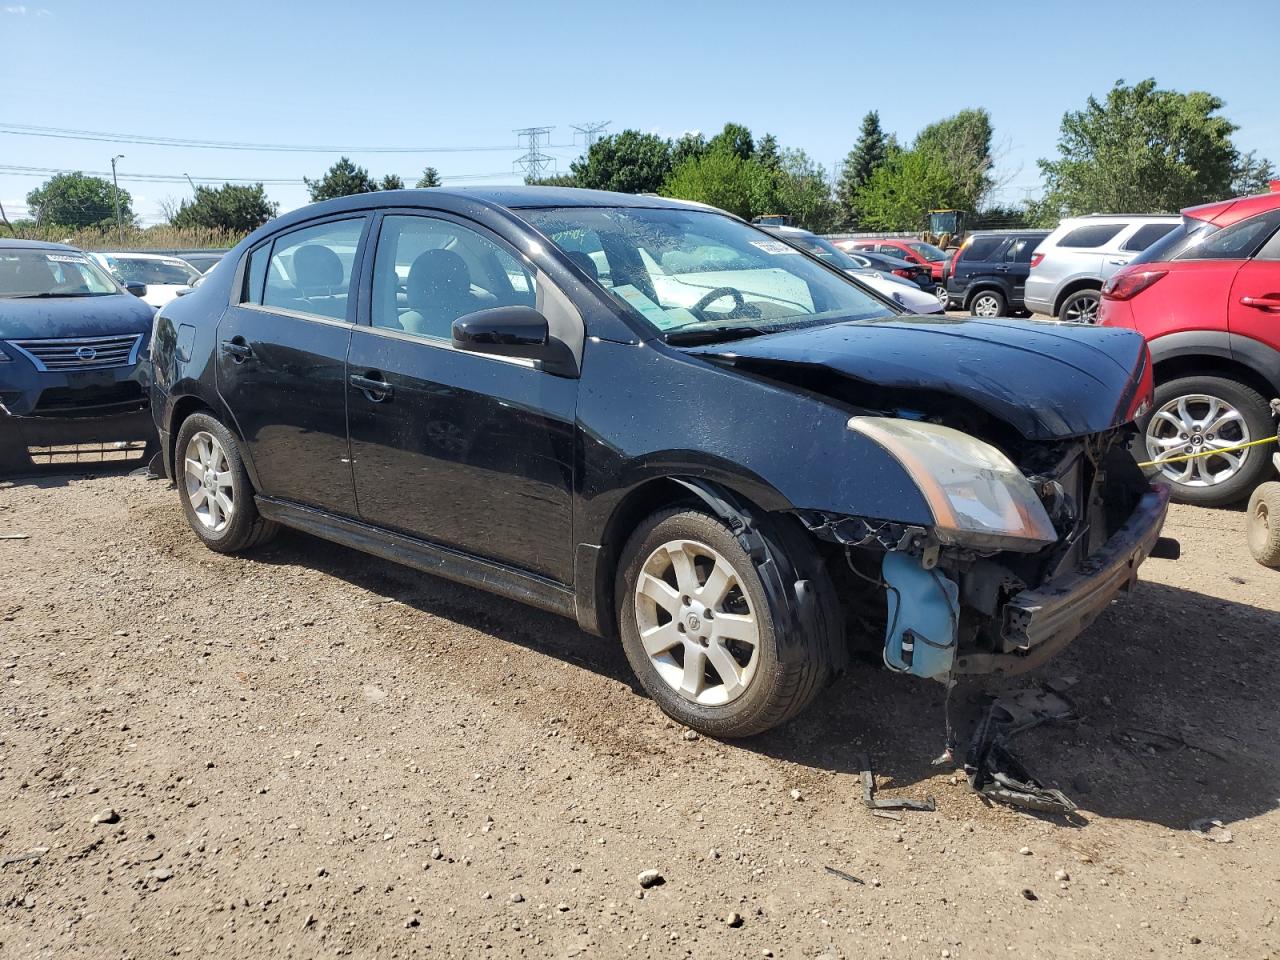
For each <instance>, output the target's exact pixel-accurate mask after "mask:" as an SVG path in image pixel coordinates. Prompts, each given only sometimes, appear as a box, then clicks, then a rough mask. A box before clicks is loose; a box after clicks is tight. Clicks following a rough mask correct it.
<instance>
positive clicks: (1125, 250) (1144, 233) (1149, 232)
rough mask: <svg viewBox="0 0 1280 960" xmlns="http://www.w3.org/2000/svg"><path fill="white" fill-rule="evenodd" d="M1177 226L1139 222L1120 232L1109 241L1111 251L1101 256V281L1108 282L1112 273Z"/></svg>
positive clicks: (1175, 224)
mask: <svg viewBox="0 0 1280 960" xmlns="http://www.w3.org/2000/svg"><path fill="white" fill-rule="evenodd" d="M1177 225H1178V224H1177V223H1176V222H1175V223H1146V222H1142V221H1140V222H1138V223H1136V224H1134V225H1133V226H1132V227H1131V228H1130V229H1128V230H1125V231H1123V232H1121V233H1120V234H1119V235H1118V236H1117V237H1115V238H1114V239H1113V240H1112V241H1111V244H1110V246H1111V247H1112V248H1113V249H1109V250H1106V251H1105V252H1104V254H1103V258H1102V272H1101V274H1100V276H1101V277H1102V279H1103V281H1104V282H1105V281H1107V280H1109V279H1110V278H1111V275H1112V274H1113V273H1115V272H1116V271H1117V270H1119V269H1120V268H1121V267H1123V266H1126V265H1127V264H1128V263H1129V261H1130V260H1132V259H1133V258H1134V257H1136V256H1137V255H1138V254H1140V253H1141V252H1142V251H1143V250H1145V249H1147V247H1149V246H1151V245H1152V244H1153V243H1155V242H1156V241H1157V240H1159V239H1160V238H1161V237H1163V236H1164V235H1165V234H1166V233H1168V232H1169V231H1170V230H1172V229H1173V228H1174V227H1176V226H1177Z"/></svg>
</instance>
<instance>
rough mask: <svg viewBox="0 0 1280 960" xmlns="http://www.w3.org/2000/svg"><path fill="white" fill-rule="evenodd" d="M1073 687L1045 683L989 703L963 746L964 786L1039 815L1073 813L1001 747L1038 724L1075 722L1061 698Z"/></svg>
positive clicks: (1065, 682)
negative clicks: (966, 746) (965, 745)
mask: <svg viewBox="0 0 1280 960" xmlns="http://www.w3.org/2000/svg"><path fill="white" fill-rule="evenodd" d="M1074 682H1075V681H1074V680H1070V679H1066V680H1047V681H1045V682H1044V683H1043V684H1042V685H1041V687H1040V688H1039V689H1027V690H1018V691H1015V692H1013V693H1010V694H1006V695H1005V696H1002V697H999V698H997V699H996V700H994V701H993V702H992V704H991V706H990V707H989V708H988V710H987V713H986V714H985V715H984V716H983V718H982V721H981V722H980V723H979V724H978V726H977V728H976V729H975V730H974V732H973V739H972V740H970V741H969V752H968V755H967V756H966V757H965V763H964V771H965V774H966V775H967V776H968V777H969V786H970V787H972V788H973V789H974V790H975V791H977V792H978V793H980V794H982V795H983V796H984V797H987V798H988V799H990V800H995V801H997V802H998V803H1006V804H1009V805H1011V806H1015V807H1023V808H1025V809H1028V810H1038V811H1040V812H1041V813H1058V814H1068V813H1074V812H1075V810H1076V805H1075V804H1074V803H1072V802H1071V800H1070V798H1069V797H1067V795H1066V794H1064V793H1063V792H1062V791H1061V790H1054V789H1051V788H1049V787H1046V786H1044V785H1043V784H1042V783H1040V782H1039V781H1038V780H1036V779H1035V778H1034V777H1033V776H1032V775H1031V774H1030V772H1029V771H1028V770H1027V768H1026V767H1024V766H1023V765H1022V763H1021V762H1020V761H1019V760H1018V758H1017V757H1015V756H1014V755H1013V754H1012V753H1011V752H1010V751H1009V749H1008V747H1007V746H1006V744H1007V743H1008V741H1009V740H1010V739H1011V738H1012V737H1014V736H1016V735H1017V734H1019V733H1022V732H1023V731H1024V730H1029V729H1031V728H1032V727H1035V726H1039V725H1040V724H1042V723H1048V722H1050V721H1058V722H1064V723H1065V722H1071V721H1074V720H1077V719H1079V718H1078V716H1077V714H1076V709H1075V706H1074V705H1073V704H1072V703H1071V701H1070V700H1068V699H1067V697H1066V694H1065V690H1066V688H1067V687H1069V686H1071V684H1073V683H1074Z"/></svg>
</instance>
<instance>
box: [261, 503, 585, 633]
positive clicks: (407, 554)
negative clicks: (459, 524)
mask: <svg viewBox="0 0 1280 960" xmlns="http://www.w3.org/2000/svg"><path fill="white" fill-rule="evenodd" d="M254 500H255V502H256V503H257V505H258V512H259V513H261V514H262V515H263V516H264V517H266V518H267V519H268V520H274V521H276V522H277V523H280V524H283V525H284V526H286V527H292V528H293V529H295V530H301V531H302V532H303V533H310V534H312V535H314V536H317V537H321V538H323V539H325V540H331V541H333V542H334V543H340V544H342V545H343V546H346V547H351V548H353V549H355V550H360V551H362V552H364V553H370V554H373V555H374V556H376V557H382V558H383V559H384V560H391V561H394V562H395V563H401V564H404V565H405V566H407V567H412V568H414V569H415V570H421V571H422V572H424V573H430V574H433V575H435V576H438V577H444V578H445V579H446V580H452V581H454V582H455V583H462V584H466V585H467V586H471V587H479V588H480V589H482V590H486V591H488V592H490V593H496V594H498V595H499V596H503V597H508V598H510V599H512V600H518V601H520V602H521V603H527V604H529V605H530V606H534V607H538V608H540V609H542V610H548V611H550V612H551V613H556V614H559V615H560V616H562V617H569V618H576V616H577V604H576V602H575V599H574V593H573V590H571V589H570V588H569V587H567V586H565V585H564V584H562V583H557V582H556V581H554V580H549V579H547V578H546V577H540V576H538V575H537V574H535V573H529V572H528V571H525V570H518V569H516V568H515V567H510V566H507V565H506V564H502V563H497V562H495V561H492V560H483V559H481V558H480V557H476V556H473V555H471V554H469V553H464V552H462V551H461V550H455V549H453V548H451V547H445V546H441V545H440V544H436V543H430V542H428V541H426V540H419V539H417V538H415V537H408V536H405V535H404V534H399V533H392V532H391V531H389V530H384V529H382V528H381V527H375V526H372V525H370V524H367V523H362V522H360V521H358V520H351V519H349V518H346V517H338V516H335V515H333V514H331V513H327V512H326V511H323V510H317V509H315V508H313V507H304V506H301V505H300V504H296V503H292V502H290V501H288V500H277V499H275V498H273V497H262V496H257V497H255V498H254Z"/></svg>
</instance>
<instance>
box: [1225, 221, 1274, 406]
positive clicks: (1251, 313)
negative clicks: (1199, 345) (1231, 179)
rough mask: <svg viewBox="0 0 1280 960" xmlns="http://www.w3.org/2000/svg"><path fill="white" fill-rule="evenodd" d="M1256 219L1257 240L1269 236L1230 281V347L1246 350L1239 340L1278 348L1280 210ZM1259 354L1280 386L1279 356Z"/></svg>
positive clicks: (1247, 347)
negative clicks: (1257, 226) (1269, 363)
mask: <svg viewBox="0 0 1280 960" xmlns="http://www.w3.org/2000/svg"><path fill="white" fill-rule="evenodd" d="M1256 219H1257V220H1258V221H1259V222H1260V227H1259V233H1258V238H1259V240H1261V238H1262V237H1263V236H1264V235H1269V236H1267V239H1266V240H1265V241H1262V242H1261V244H1260V246H1259V247H1258V250H1257V252H1256V253H1255V254H1254V255H1253V256H1252V257H1251V258H1250V259H1248V260H1246V261H1245V262H1244V264H1243V265H1242V266H1241V267H1240V269H1239V271H1238V272H1237V273H1236V275H1235V279H1234V280H1233V281H1232V284H1231V294H1230V296H1229V297H1228V303H1227V323H1228V325H1229V326H1230V329H1231V334H1232V349H1233V350H1234V351H1239V352H1244V351H1246V350H1249V349H1250V347H1251V344H1248V343H1241V342H1239V340H1240V339H1247V340H1250V341H1257V342H1259V343H1262V344H1265V345H1266V346H1268V347H1270V348H1271V350H1274V351H1277V352H1280V211H1274V212H1272V213H1270V214H1264V215H1263V216H1261V217H1258V218H1256ZM1248 222H1249V221H1246V223H1248ZM1262 354H1263V355H1264V356H1266V357H1267V358H1269V359H1270V360H1271V362H1272V369H1271V370H1269V373H1270V374H1271V382H1272V383H1273V384H1276V385H1277V387H1280V360H1277V358H1276V355H1273V354H1270V353H1269V352H1268V351H1262ZM1267 399H1270V397H1268V398H1267Z"/></svg>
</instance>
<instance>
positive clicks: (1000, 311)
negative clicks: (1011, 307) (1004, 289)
mask: <svg viewBox="0 0 1280 960" xmlns="http://www.w3.org/2000/svg"><path fill="white" fill-rule="evenodd" d="M1005 309H1006V304H1005V300H1004V295H1003V294H1001V293H1000V292H999V291H998V290H979V291H978V292H977V293H975V294H974V295H973V299H972V300H970V301H969V314H970V315H971V316H974V317H988V318H989V317H1003V316H1004V314H1005Z"/></svg>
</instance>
